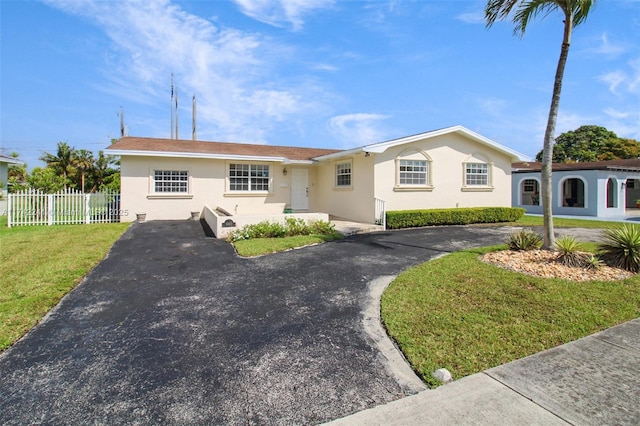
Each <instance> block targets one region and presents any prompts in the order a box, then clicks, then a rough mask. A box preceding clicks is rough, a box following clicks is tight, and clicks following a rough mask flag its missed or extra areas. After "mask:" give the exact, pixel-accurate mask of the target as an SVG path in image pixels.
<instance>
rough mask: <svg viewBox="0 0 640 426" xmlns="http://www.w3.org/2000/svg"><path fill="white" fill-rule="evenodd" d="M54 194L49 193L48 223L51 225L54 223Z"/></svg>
mask: <svg viewBox="0 0 640 426" xmlns="http://www.w3.org/2000/svg"><path fill="white" fill-rule="evenodd" d="M53 200H54V199H53V194H48V195H47V224H48V225H49V226H51V225H53V212H54V206H53V203H54V201H53Z"/></svg>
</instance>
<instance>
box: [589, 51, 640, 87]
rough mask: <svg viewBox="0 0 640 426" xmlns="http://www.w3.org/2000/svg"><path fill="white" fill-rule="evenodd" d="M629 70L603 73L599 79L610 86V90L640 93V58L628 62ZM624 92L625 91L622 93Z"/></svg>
mask: <svg viewBox="0 0 640 426" xmlns="http://www.w3.org/2000/svg"><path fill="white" fill-rule="evenodd" d="M628 65H629V70H615V71H610V72H608V73H605V74H602V75H600V76H598V77H597V79H598V80H600V81H602V82H603V83H605V84H607V85H608V86H609V91H611V93H614V94H616V95H619V94H622V95H624V94H631V95H639V94H640V58H636V59H633V60H631V61H629V62H628ZM621 92H624V93H621Z"/></svg>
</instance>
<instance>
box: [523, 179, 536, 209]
mask: <svg viewBox="0 0 640 426" xmlns="http://www.w3.org/2000/svg"><path fill="white" fill-rule="evenodd" d="M520 204H521V205H523V206H538V205H540V182H538V180H537V179H523V180H522V181H521V182H520Z"/></svg>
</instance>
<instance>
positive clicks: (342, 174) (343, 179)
mask: <svg viewBox="0 0 640 426" xmlns="http://www.w3.org/2000/svg"><path fill="white" fill-rule="evenodd" d="M336 186H338V187H343V188H344V187H348V186H351V161H347V162H344V163H338V164H336Z"/></svg>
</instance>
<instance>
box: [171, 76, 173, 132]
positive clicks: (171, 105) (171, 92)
mask: <svg viewBox="0 0 640 426" xmlns="http://www.w3.org/2000/svg"><path fill="white" fill-rule="evenodd" d="M171 139H173V73H171Z"/></svg>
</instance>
